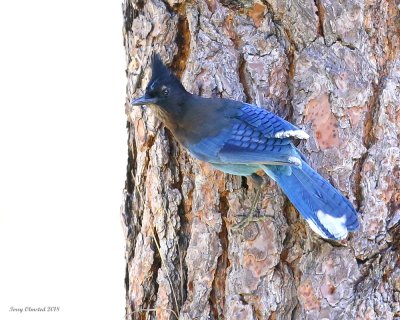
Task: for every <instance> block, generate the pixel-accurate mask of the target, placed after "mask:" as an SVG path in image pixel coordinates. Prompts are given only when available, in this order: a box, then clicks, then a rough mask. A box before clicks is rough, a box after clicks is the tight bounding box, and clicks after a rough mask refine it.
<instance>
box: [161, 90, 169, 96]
mask: <svg viewBox="0 0 400 320" xmlns="http://www.w3.org/2000/svg"><path fill="white" fill-rule="evenodd" d="M161 93H162V95H163V96H164V97H168V95H169V90H168V88H163V89H162V91H161Z"/></svg>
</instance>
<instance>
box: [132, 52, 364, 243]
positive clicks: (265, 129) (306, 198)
mask: <svg viewBox="0 0 400 320" xmlns="http://www.w3.org/2000/svg"><path fill="white" fill-rule="evenodd" d="M151 67H152V77H151V79H150V81H149V83H148V85H147V87H146V91H145V95H144V96H143V97H140V98H138V99H134V100H132V102H131V104H132V105H147V106H149V107H150V108H151V110H153V112H154V113H155V115H156V116H157V117H158V118H159V119H160V120H161V121H162V122H163V123H164V125H165V126H166V127H167V128H168V129H169V130H170V131H171V132H172V134H173V136H174V137H175V139H176V140H177V141H178V142H179V143H180V144H181V145H182V146H184V147H185V148H186V149H187V150H188V151H189V152H190V153H191V154H192V155H193V156H194V157H195V158H197V159H199V160H202V161H206V162H209V163H210V164H211V165H212V166H213V167H215V168H216V169H219V170H221V171H223V172H225V173H230V174H233V175H239V176H251V177H253V178H255V181H256V182H257V181H258V182H259V181H260V179H261V177H259V176H257V174H256V172H257V171H259V170H263V171H264V172H265V173H266V174H267V175H268V176H269V177H270V178H272V179H273V180H275V181H276V183H277V184H278V185H279V186H280V187H281V189H282V190H283V191H284V193H285V194H286V196H287V197H288V198H289V200H290V201H291V202H292V203H293V205H294V206H295V207H296V208H297V210H298V211H299V212H300V213H301V215H302V216H303V217H304V219H305V220H306V221H307V222H308V224H309V225H310V227H311V229H312V230H313V231H315V232H316V233H317V234H319V235H320V236H321V237H323V238H328V239H334V240H340V239H344V238H346V237H347V234H348V232H349V231H354V230H356V229H357V228H358V227H359V222H358V215H357V212H356V211H355V210H354V208H353V206H352V205H351V203H350V202H349V201H348V200H347V199H346V198H345V197H344V196H343V195H342V194H341V193H340V192H339V191H338V190H336V189H335V188H334V187H333V186H332V185H331V184H330V183H329V182H328V181H326V180H325V179H324V178H323V177H321V176H320V175H319V174H318V173H317V172H316V171H314V170H313V169H312V168H311V167H310V166H309V165H308V164H307V162H306V161H305V158H304V156H303V155H302V154H301V153H300V151H299V150H297V148H296V147H295V146H294V145H293V142H292V140H293V139H307V138H308V135H307V133H305V132H304V131H303V130H300V129H299V128H297V127H295V126H294V125H292V124H291V123H289V122H287V121H285V120H284V119H282V118H280V117H278V116H276V115H274V114H273V113H271V112H268V111H267V110H265V109H262V108H258V107H256V106H253V105H250V104H247V103H244V102H240V101H235V100H229V99H218V98H204V97H200V96H197V95H193V94H191V93H189V92H187V91H186V90H185V88H184V87H183V85H182V84H181V82H180V81H179V79H178V78H177V77H176V76H175V75H174V74H173V73H172V72H171V71H170V70H169V69H168V68H167V67H166V66H165V65H164V64H163V62H162V61H161V59H160V57H159V56H158V55H154V56H153V57H152V63H151Z"/></svg>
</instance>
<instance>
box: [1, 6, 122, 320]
mask: <svg viewBox="0 0 400 320" xmlns="http://www.w3.org/2000/svg"><path fill="white" fill-rule="evenodd" d="M121 2H122V1H121V0H120V1H112V0H108V1H103V0H97V1H94V0H69V1H56V0H35V1H32V0H30V1H29V0H18V1H3V0H2V1H1V2H0V319H3V320H4V319H6V320H8V319H41V320H42V319H113V320H115V319H124V313H125V310H124V308H125V293H124V276H125V270H124V237H123V230H122V226H121V219H120V206H121V203H122V190H123V187H124V181H125V167H126V159H127V148H126V139H127V134H126V128H125V124H126V117H125V114H124V103H125V82H126V79H125V55H124V48H123V38H122V24H123V17H122V8H121ZM47 306H50V307H51V306H55V307H60V311H59V312H56V313H50V312H46V313H42V312H40V313H39V312H38V313H34V312H25V311H24V312H23V313H22V314H21V313H18V312H11V311H9V310H10V308H11V307H14V308H25V307H47Z"/></svg>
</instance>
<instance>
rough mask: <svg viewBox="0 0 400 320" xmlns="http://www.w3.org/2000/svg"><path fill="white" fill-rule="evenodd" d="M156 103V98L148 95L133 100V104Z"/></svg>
mask: <svg viewBox="0 0 400 320" xmlns="http://www.w3.org/2000/svg"><path fill="white" fill-rule="evenodd" d="M155 103H156V99H155V98H150V97H146V95H144V96H143V97H140V98H137V99H132V101H131V105H132V106H142V105H144V104H155Z"/></svg>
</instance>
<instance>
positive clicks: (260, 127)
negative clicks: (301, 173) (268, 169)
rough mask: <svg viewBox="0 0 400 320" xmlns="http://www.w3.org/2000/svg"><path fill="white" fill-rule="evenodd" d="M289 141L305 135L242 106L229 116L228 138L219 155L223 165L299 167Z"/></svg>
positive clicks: (271, 116)
mask: <svg viewBox="0 0 400 320" xmlns="http://www.w3.org/2000/svg"><path fill="white" fill-rule="evenodd" d="M290 138H304V139H306V138H308V135H307V134H306V133H305V132H304V131H302V130H300V129H299V128H297V127H295V126H294V125H292V124H291V123H289V122H287V121H285V120H284V119H282V118H280V117H278V116H276V115H274V114H273V113H271V112H268V111H267V110H265V109H262V108H258V107H255V106H252V105H249V104H245V103H243V104H242V106H241V107H240V108H239V110H238V112H237V113H236V114H235V115H234V116H233V117H232V127H231V136H230V137H229V139H228V140H226V142H225V144H224V145H223V147H222V148H221V149H220V151H219V153H218V155H219V158H220V160H221V161H222V162H234V163H263V164H286V165H300V164H301V160H300V158H301V157H300V155H299V153H298V152H297V150H296V148H295V147H294V146H293V144H292V141H291V139H290Z"/></svg>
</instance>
